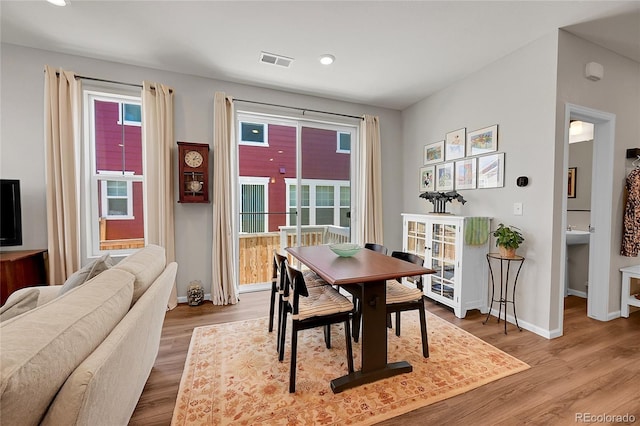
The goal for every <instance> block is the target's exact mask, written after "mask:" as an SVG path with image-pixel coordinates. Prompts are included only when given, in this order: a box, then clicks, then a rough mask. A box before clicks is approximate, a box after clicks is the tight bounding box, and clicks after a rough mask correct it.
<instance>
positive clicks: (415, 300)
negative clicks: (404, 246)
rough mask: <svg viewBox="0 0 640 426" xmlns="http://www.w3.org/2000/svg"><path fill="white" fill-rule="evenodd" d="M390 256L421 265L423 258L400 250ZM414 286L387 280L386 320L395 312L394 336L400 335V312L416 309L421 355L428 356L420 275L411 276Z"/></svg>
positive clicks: (399, 281)
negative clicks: (418, 320)
mask: <svg viewBox="0 0 640 426" xmlns="http://www.w3.org/2000/svg"><path fill="white" fill-rule="evenodd" d="M391 256H392V257H395V258H397V259H401V260H404V261H406V262H412V263H415V264H416V265H420V266H422V265H423V264H424V259H422V258H421V257H420V256H418V255H415V254H412V253H405V252H402V251H394V252H393V253H391ZM411 279H412V281H413V282H414V284H415V287H409V286H406V285H404V284H402V280H401V279H397V280H388V281H387V286H386V287H387V321H389V315H390V314H393V313H395V314H396V315H395V317H396V321H395V322H396V336H400V313H401V312H404V311H410V310H418V312H419V315H420V334H421V336H422V355H423V356H424V357H425V358H429V342H428V340H427V318H426V314H425V308H424V300H423V295H424V293H423V283H422V275H419V276H415V277H411Z"/></svg>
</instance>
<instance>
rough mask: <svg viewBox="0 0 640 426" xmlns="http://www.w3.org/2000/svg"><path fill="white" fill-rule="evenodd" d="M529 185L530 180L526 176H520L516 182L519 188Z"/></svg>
mask: <svg viewBox="0 0 640 426" xmlns="http://www.w3.org/2000/svg"><path fill="white" fill-rule="evenodd" d="M528 184H529V178H528V177H526V176H520V177H519V178H518V179H517V180H516V185H518V186H527V185H528Z"/></svg>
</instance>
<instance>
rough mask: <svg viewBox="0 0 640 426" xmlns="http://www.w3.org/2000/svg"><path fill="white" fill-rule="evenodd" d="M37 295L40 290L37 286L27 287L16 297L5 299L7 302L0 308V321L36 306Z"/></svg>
mask: <svg viewBox="0 0 640 426" xmlns="http://www.w3.org/2000/svg"><path fill="white" fill-rule="evenodd" d="M39 295H40V290H39V289H38V288H28V289H25V291H23V292H21V293H20V294H19V295H17V297H14V298H10V299H9V300H7V303H5V304H4V305H3V306H2V307H1V308H0V322H1V321H6V320H8V319H10V318H13V317H17V316H18V315H20V314H23V313H25V312H27V311H30V310H31V309H33V308H35V307H36V306H38V296H39Z"/></svg>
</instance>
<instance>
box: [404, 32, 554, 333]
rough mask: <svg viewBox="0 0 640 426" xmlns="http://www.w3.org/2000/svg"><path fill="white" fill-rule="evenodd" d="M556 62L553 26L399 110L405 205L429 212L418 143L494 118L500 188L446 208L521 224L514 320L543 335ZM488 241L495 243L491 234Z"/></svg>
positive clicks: (468, 195)
mask: <svg viewBox="0 0 640 426" xmlns="http://www.w3.org/2000/svg"><path fill="white" fill-rule="evenodd" d="M556 66H557V34H555V33H554V34H550V35H548V36H545V37H543V38H541V39H539V40H537V41H535V42H533V43H531V44H529V45H527V46H525V47H524V48H522V49H520V50H518V51H516V52H514V53H512V54H510V55H508V56H506V57H504V58H502V59H500V60H498V61H496V62H494V63H493V64H491V65H489V66H487V67H486V68H484V69H482V70H480V71H479V72H476V73H474V74H472V75H470V76H469V77H467V78H466V79H464V80H462V81H460V82H458V83H456V84H454V85H453V86H451V87H449V88H447V89H445V90H443V91H441V92H439V93H437V94H435V95H433V96H430V97H429V98H427V99H425V100H423V101H421V102H419V103H417V104H415V105H413V106H412V107H410V108H408V109H406V110H405V111H403V113H402V119H403V138H404V147H405V150H404V152H403V156H404V175H403V179H404V181H403V182H404V187H405V188H406V190H405V191H406V194H405V201H404V210H405V211H406V212H410V213H426V212H429V211H431V204H429V203H427V202H425V201H424V200H423V199H420V198H418V194H419V191H418V169H419V168H420V166H421V165H422V149H423V147H424V145H426V144H430V143H433V142H437V141H439V140H442V139H444V137H445V133H447V132H450V131H452V130H456V129H459V128H461V127H466V128H467V131H473V130H476V129H479V128H482V127H485V126H490V125H493V124H498V126H499V130H498V133H499V140H498V151H500V152H504V153H505V186H504V188H496V189H475V190H464V191H460V193H461V194H462V195H463V196H464V198H465V199H466V200H467V203H466V204H465V205H464V206H462V205H460V204H457V203H454V204H451V205H448V207H447V208H448V209H450V210H451V211H452V212H453V213H457V214H462V215H468V216H472V215H480V216H491V217H493V218H494V219H493V228H494V229H495V227H496V226H497V225H498V223H501V222H503V223H505V224H508V225H514V226H517V227H519V228H520V229H522V231H523V233H524V236H525V242H524V244H523V245H522V246H521V248H520V249H519V250H518V253H519V254H521V255H523V256H525V258H526V260H525V263H524V266H523V269H522V272H521V274H520V277H519V279H518V290H517V293H516V299H517V301H518V304H517V308H518V320H519V322H520V324H521V325H522V326H524V327H525V328H527V329H529V330H532V331H534V332H536V333H539V334H542V335H548V333H549V330H551V329H552V328H553V325H552V324H550V311H549V310H550V299H551V290H552V287H553V286H552V276H551V274H550V270H551V261H552V258H551V251H550V250H549V247H550V246H551V243H552V241H553V238H552V232H551V225H552V220H553V214H554V211H553V192H552V191H551V190H550V188H553V186H554V175H553V173H551V167H552V166H551V165H552V164H553V161H554V144H555V102H556ZM518 176H528V177H529V185H528V186H526V187H517V186H516V178H517V177H518ZM515 202H521V203H522V204H523V215H522V216H515V215H514V214H513V203H515ZM398 221H400V218H399V217H398ZM491 247H492V248H494V247H495V246H494V243H493V241H492V242H491ZM480 279H484V278H483V277H480ZM555 279H557V277H556V278H555ZM555 285H557V283H556V284H555Z"/></svg>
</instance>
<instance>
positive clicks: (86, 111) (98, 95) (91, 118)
mask: <svg viewBox="0 0 640 426" xmlns="http://www.w3.org/2000/svg"><path fill="white" fill-rule="evenodd" d="M94 100H99V101H107V102H119V103H120V104H121V103H130V104H140V105H141V104H142V97H141V96H140V94H138V93H135V92H122V91H116V90H113V91H112V90H111V89H105V88H103V87H95V88H94V87H92V86H85V89H84V90H83V92H82V101H83V105H82V116H83V117H82V118H83V137H82V142H81V148H80V152H81V160H80V161H81V176H82V179H81V185H80V194H81V195H80V202H81V206H80V209H81V219H80V221H81V227H82V228H83V229H84V230H85V232H84V234H85V238H84V239H83V241H82V249H81V251H82V258H83V263H86V262H87V261H89V260H91V259H95V258H97V257H100V256H102V255H103V254H106V253H109V254H111V255H112V256H114V257H118V256H126V255H128V254H131V253H133V252H134V251H135V249H121V250H100V222H99V220H98V218H99V217H101V212H100V211H99V210H98V181H100V180H102V179H104V177H105V174H103V173H100V171H98V170H96V152H95V134H94V129H95V108H94V107H93V105H94ZM119 111H120V113H121V112H122V108H119ZM119 118H120V120H121V119H122V117H121V116H119ZM118 124H121V122H120V121H119V122H118ZM125 124H126V123H125ZM134 124H135V122H134ZM140 124H141V123H140ZM142 151H143V153H144V141H143V146H142ZM142 167H143V170H144V169H145V168H146V165H145V164H144V159H143V165H142ZM118 173H119V175H108V176H109V179H108V180H124V181H127V182H130V184H131V192H130V193H131V196H132V198H133V182H142V186H143V188H144V190H146V182H145V175H144V172H143V174H142V175H135V174H133V173H131V174H127V172H125V174H124V175H123V174H122V171H120V172H118ZM128 186H129V185H127V187H128ZM143 199H144V200H145V201H144V202H143V206H144V209H145V210H146V208H147V203H146V196H145V195H144V194H143ZM130 211H131V212H133V207H132V210H130ZM143 216H144V238H145V244H146V238H147V235H148V232H147V223H146V212H145V213H144V214H143ZM115 218H118V219H120V218H122V216H117V217H114V219H115ZM132 218H133V217H132ZM109 220H112V219H111V218H109Z"/></svg>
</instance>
